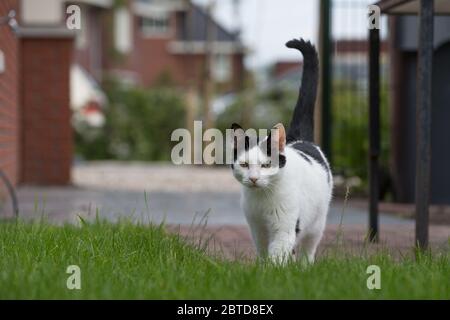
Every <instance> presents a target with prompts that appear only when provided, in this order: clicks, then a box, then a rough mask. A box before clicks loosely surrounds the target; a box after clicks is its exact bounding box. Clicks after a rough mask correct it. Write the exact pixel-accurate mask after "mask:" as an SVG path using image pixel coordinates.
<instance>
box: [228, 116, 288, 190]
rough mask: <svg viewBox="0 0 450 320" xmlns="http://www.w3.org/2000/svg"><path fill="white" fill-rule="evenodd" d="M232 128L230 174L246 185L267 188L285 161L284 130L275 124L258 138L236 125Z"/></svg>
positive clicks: (281, 126) (276, 176)
mask: <svg viewBox="0 0 450 320" xmlns="http://www.w3.org/2000/svg"><path fill="white" fill-rule="evenodd" d="M231 129H232V130H233V137H234V138H233V146H232V148H233V164H232V166H231V167H232V170H233V175H234V177H235V178H236V179H237V180H238V181H239V182H240V183H241V184H242V185H244V186H246V187H248V188H266V187H269V186H270V185H271V184H272V183H273V182H274V181H275V180H276V179H277V178H278V175H279V173H280V172H281V170H282V168H283V167H284V166H285V164H286V157H285V154H284V149H285V146H286V131H285V129H284V126H283V125H282V124H281V123H279V124H277V125H275V126H274V127H273V128H272V129H271V130H270V132H269V134H268V135H267V137H266V138H265V139H263V140H262V141H258V140H259V139H258V137H257V136H256V135H250V134H249V133H248V131H247V132H245V131H244V129H242V127H241V126H240V125H238V124H235V123H234V124H233V125H232V126H231Z"/></svg>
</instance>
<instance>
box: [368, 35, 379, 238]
mask: <svg viewBox="0 0 450 320" xmlns="http://www.w3.org/2000/svg"><path fill="white" fill-rule="evenodd" d="M379 155H380V30H379V29H377V28H373V29H370V30H369V194H370V199H369V240H370V241H372V242H377V241H378V198H379V192H380V186H379V175H378V173H379V169H378V158H379Z"/></svg>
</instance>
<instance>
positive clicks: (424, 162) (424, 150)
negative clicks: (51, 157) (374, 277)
mask: <svg viewBox="0 0 450 320" xmlns="http://www.w3.org/2000/svg"><path fill="white" fill-rule="evenodd" d="M433 20H434V1H433V0H420V13H419V54H418V66H417V70H418V72H417V106H416V139H417V141H416V145H417V149H416V245H417V246H418V247H419V248H421V249H425V248H427V246H428V206H429V202H430V163H431V106H432V104H431V80H432V69H433V28H434V23H433V22H434V21H433Z"/></svg>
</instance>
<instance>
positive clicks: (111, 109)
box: [76, 83, 185, 161]
mask: <svg viewBox="0 0 450 320" xmlns="http://www.w3.org/2000/svg"><path fill="white" fill-rule="evenodd" d="M105 91H106V94H107V97H108V101H109V103H108V106H107V107H106V108H105V117H106V123H105V126H104V127H103V128H100V129H99V128H90V127H87V126H84V127H83V128H82V130H77V132H76V146H77V153H78V154H79V155H80V156H82V157H83V158H85V159H88V160H98V159H118V160H151V161H163V160H169V159H170V151H171V149H172V146H173V145H174V143H172V142H171V141H170V135H171V133H172V131H173V130H175V129H177V128H180V127H184V126H185V107H184V103H183V100H182V97H181V95H180V94H179V93H177V92H175V90H174V89H170V88H165V87H158V88H154V89H148V90H145V89H140V88H125V87H121V86H119V85H117V84H113V83H110V84H108V85H107V86H106V90H105Z"/></svg>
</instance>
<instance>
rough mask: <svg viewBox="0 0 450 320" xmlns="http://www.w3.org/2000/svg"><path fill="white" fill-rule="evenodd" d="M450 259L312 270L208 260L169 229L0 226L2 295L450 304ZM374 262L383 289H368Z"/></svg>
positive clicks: (336, 262) (354, 261) (342, 263)
mask: <svg viewBox="0 0 450 320" xmlns="http://www.w3.org/2000/svg"><path fill="white" fill-rule="evenodd" d="M449 262H450V257H449V254H448V253H446V254H439V255H434V256H432V255H431V254H425V255H422V256H420V257H419V258H418V259H417V261H415V260H409V259H407V258H405V259H404V260H402V261H400V262H399V261H397V262H394V260H393V259H391V258H390V257H389V256H388V255H386V254H381V255H376V256H373V257H370V258H368V257H362V256H361V257H358V256H345V255H343V256H339V255H338V254H330V255H329V256H326V257H322V258H321V259H319V260H318V261H317V263H316V264H315V265H314V266H313V267H301V266H300V265H299V264H298V263H295V262H292V263H290V264H289V265H288V266H286V267H277V266H274V265H270V264H267V263H266V264H263V263H257V262H237V261H234V262H233V261H225V260H222V259H220V258H219V257H212V256H209V255H207V254H206V253H205V250H203V249H199V248H194V247H192V246H190V245H187V244H186V243H185V242H183V241H182V240H181V239H180V238H179V237H178V236H176V235H168V234H166V232H165V231H164V227H162V226H144V225H137V224H132V223H128V222H120V223H117V224H110V223H106V222H100V221H97V222H95V223H92V224H87V223H82V226H81V227H77V226H73V225H65V226H55V225H50V224H47V223H44V222H39V223H24V222H18V223H14V222H2V223H0V298H1V299H17V298H21V299H56V298H61V299H99V298H101V299H136V298H137V299H346V298H350V299H382V298H399V299H419V298H425V299H430V298H436V299H449V298H450V280H449V279H450V268H449ZM371 264H376V265H379V266H380V268H381V290H368V289H367V287H366V279H367V277H368V275H367V274H366V268H367V266H368V265H371ZM69 265H78V266H79V267H80V268H81V281H82V288H81V290H68V289H67V287H66V280H67V277H68V276H69V274H66V268H67V266H69Z"/></svg>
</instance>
